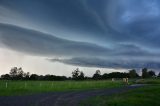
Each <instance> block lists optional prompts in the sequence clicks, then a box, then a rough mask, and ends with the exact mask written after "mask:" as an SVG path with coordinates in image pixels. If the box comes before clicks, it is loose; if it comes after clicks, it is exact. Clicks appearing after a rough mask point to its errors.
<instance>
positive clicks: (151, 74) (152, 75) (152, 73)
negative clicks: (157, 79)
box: [148, 70, 156, 77]
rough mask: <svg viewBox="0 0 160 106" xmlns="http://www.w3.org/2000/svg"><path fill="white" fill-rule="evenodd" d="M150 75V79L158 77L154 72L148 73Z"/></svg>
mask: <svg viewBox="0 0 160 106" xmlns="http://www.w3.org/2000/svg"><path fill="white" fill-rule="evenodd" d="M148 74H149V77H154V76H156V74H155V72H154V71H152V70H151V71H148Z"/></svg>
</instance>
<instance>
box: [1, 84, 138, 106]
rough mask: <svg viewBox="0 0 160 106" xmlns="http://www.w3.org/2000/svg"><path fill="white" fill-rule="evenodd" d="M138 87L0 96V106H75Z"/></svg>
mask: <svg viewBox="0 0 160 106" xmlns="http://www.w3.org/2000/svg"><path fill="white" fill-rule="evenodd" d="M138 87H141V85H135V86H126V87H123V88H114V89H102V90H90V91H72V92H56V93H44V94H35V95H28V96H10V97H2V96H0V106H77V105H78V103H79V102H80V101H81V100H84V99H87V98H89V97H93V96H101V95H111V94H115V93H121V92H125V91H128V90H130V89H135V88H138Z"/></svg>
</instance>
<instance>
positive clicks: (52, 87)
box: [0, 80, 123, 96]
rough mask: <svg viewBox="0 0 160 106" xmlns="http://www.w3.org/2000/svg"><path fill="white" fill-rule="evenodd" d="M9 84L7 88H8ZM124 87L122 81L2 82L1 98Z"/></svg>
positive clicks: (0, 86) (0, 85)
mask: <svg viewBox="0 0 160 106" xmlns="http://www.w3.org/2000/svg"><path fill="white" fill-rule="evenodd" d="M6 82H7V88H6ZM121 86H123V83H122V81H115V82H112V81H110V80H103V81H0V91H1V92H0V96H10V95H28V94H34V93H42V92H58V91H73V90H90V89H103V88H115V87H121Z"/></svg>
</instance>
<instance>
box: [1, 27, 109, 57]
mask: <svg viewBox="0 0 160 106" xmlns="http://www.w3.org/2000/svg"><path fill="white" fill-rule="evenodd" d="M0 41H1V43H2V44H4V45H5V46H7V47H9V48H11V49H14V50H17V51H21V52H25V53H31V54H36V55H46V56H48V55H50V56H54V55H56V56H96V55H101V56H105V55H106V54H108V55H109V54H110V52H111V50H109V49H107V48H105V47H101V46H98V45H96V44H92V43H85V42H75V41H70V40H65V39H60V38H57V37H54V36H53V35H49V34H45V33H42V32H38V31H34V30H30V29H25V28H21V27H17V26H13V25H8V24H0Z"/></svg>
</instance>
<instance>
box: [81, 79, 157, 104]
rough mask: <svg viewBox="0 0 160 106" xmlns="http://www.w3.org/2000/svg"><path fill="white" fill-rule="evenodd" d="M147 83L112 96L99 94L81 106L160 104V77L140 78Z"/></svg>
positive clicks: (141, 81)
mask: <svg viewBox="0 0 160 106" xmlns="http://www.w3.org/2000/svg"><path fill="white" fill-rule="evenodd" d="M137 83H140V84H150V85H145V86H144V87H142V88H138V89H134V90H130V91H128V92H125V93H119V94H116V95H111V96H97V97H94V98H90V99H88V100H85V101H83V102H82V103H81V106H160V102H159V101H160V79H145V80H138V81H137Z"/></svg>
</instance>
